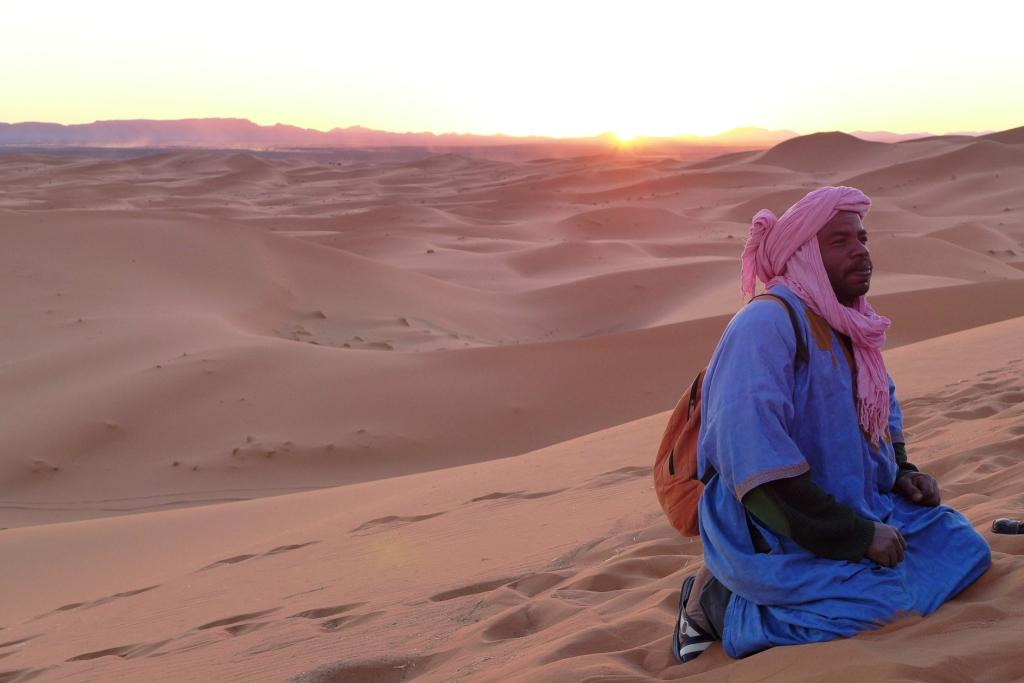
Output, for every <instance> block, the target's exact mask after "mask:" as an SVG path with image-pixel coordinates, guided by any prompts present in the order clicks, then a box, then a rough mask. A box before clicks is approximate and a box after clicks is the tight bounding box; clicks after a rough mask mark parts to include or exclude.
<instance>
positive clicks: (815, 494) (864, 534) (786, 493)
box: [743, 473, 875, 562]
mask: <svg viewBox="0 0 1024 683" xmlns="http://www.w3.org/2000/svg"><path fill="white" fill-rule="evenodd" d="M743 505H744V506H745V507H746V508H747V510H749V511H750V513H751V514H752V515H754V516H755V517H756V518H757V519H758V521H760V522H761V523H762V524H764V525H765V526H766V527H768V528H769V529H771V530H772V531H774V532H775V533H777V534H779V535H781V536H785V537H786V538H790V539H792V540H793V541H794V542H795V543H797V544H798V545H800V546H801V547H803V548H805V549H807V550H809V551H810V552H812V553H814V554H815V555H817V556H819V557H825V558H828V559H831V560H849V561H850V562H856V561H858V560H860V559H861V557H863V556H864V552H865V551H866V550H867V549H868V546H869V545H871V541H872V539H873V538H874V536H875V526H874V523H873V522H871V521H870V520H867V519H864V518H863V517H861V516H860V515H858V514H857V513H856V512H854V511H853V509H851V508H849V507H847V506H845V505H842V504H841V503H838V502H837V501H836V499H835V498H833V497H832V496H830V495H829V494H827V493H825V491H823V490H822V489H821V488H820V487H819V486H818V485H817V484H815V483H814V482H813V481H811V475H810V474H809V473H807V474H801V475H800V476H798V477H791V478H788V479H779V480H776V481H770V482H768V483H767V484H761V485H760V486H758V487H756V488H754V489H752V490H751V491H750V492H749V493H747V495H745V496H744V497H743Z"/></svg>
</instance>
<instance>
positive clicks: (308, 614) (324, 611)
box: [291, 602, 366, 619]
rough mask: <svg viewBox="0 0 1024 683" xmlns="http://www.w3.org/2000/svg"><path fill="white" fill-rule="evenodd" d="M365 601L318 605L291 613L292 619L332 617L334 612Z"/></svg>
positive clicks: (352, 608) (339, 611)
mask: <svg viewBox="0 0 1024 683" xmlns="http://www.w3.org/2000/svg"><path fill="white" fill-rule="evenodd" d="M365 604H366V603H365V602H350V603H348V604H346V605H335V606H333V607H318V608H316V609H308V610H306V611H304V612H299V613H298V614H293V615H292V616H291V618H292V619H297V618H301V619H322V618H324V617H333V616H334V615H335V614H341V613H342V612H349V611H351V610H354V609H355V608H356V607H362V606H363V605H365Z"/></svg>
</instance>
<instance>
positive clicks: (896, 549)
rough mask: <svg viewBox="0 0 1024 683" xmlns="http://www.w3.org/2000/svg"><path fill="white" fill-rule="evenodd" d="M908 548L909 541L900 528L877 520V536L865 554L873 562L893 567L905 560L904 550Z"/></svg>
mask: <svg viewBox="0 0 1024 683" xmlns="http://www.w3.org/2000/svg"><path fill="white" fill-rule="evenodd" d="M906 549H907V542H906V540H904V538H903V534H901V533H900V532H899V529H897V528H896V527H891V526H889V525H888V524H882V523H881V522H875V536H874V538H872V539H871V545H869V546H868V549H867V550H866V551H865V552H864V555H865V556H867V558H868V559H869V560H871V561H872V562H875V563H877V564H880V565H882V566H883V567H889V568H892V567H895V566H896V565H898V564H899V563H900V562H902V561H903V551H904V550H906Z"/></svg>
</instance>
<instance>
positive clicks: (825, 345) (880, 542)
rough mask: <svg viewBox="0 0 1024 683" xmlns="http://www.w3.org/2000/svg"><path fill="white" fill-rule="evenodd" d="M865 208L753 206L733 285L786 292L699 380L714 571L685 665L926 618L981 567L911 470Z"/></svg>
mask: <svg viewBox="0 0 1024 683" xmlns="http://www.w3.org/2000/svg"><path fill="white" fill-rule="evenodd" d="M870 205H871V202H870V200H869V199H868V198H867V197H866V196H865V195H864V194H863V193H862V192H860V191H859V190H856V189H854V188H850V187H823V188H820V189H818V190H815V191H813V192H811V193H809V194H808V195H807V196H805V197H804V198H803V199H801V200H800V201H798V202H797V203H796V204H794V205H793V206H792V207H790V209H789V210H788V211H786V213H784V214H783V215H782V217H781V218H778V219H776V217H775V216H774V214H772V213H771V212H770V211H767V210H765V211H761V212H759V213H758V214H757V215H756V216H754V220H753V224H752V225H751V228H750V237H749V239H748V240H747V243H746V246H745V247H744V249H743V257H742V261H743V268H742V283H741V284H742V289H743V292H744V293H745V294H746V295H747V296H750V295H753V293H754V289H755V285H756V280H755V277H756V279H759V280H761V281H762V282H764V283H765V284H766V286H767V289H768V291H769V292H770V293H771V294H772V295H774V296H776V297H780V298H783V299H785V301H786V302H788V303H789V304H790V307H791V308H792V310H793V311H794V312H795V313H796V319H797V325H796V327H799V329H800V334H801V335H802V338H803V341H804V344H805V345H806V349H807V355H806V356H805V357H804V358H798V357H797V356H798V354H797V348H798V345H797V340H796V339H795V338H794V323H793V322H792V321H791V320H790V317H789V313H788V312H787V310H786V308H785V307H784V306H783V305H780V302H779V301H773V300H772V299H771V298H762V299H758V300H756V301H753V302H752V303H750V304H748V305H747V306H746V307H744V308H743V310H741V311H740V312H739V313H738V314H737V315H736V317H735V318H733V320H732V321H731V322H730V323H729V326H728V328H727V329H726V331H725V333H724V334H723V336H722V339H721V340H720V341H719V343H718V347H717V349H716V350H715V353H714V355H713V356H712V359H711V363H710V365H709V367H708V370H707V374H706V377H705V380H704V386H703V398H702V408H701V410H702V416H701V419H702V424H701V432H700V441H699V446H698V470H699V471H698V474H699V475H700V476H702V477H704V476H705V474H706V473H709V472H710V473H711V477H710V479H708V480H707V484H706V488H705V489H704V493H703V495H702V497H701V501H700V514H699V517H700V532H701V539H702V540H703V543H704V558H705V562H706V567H705V568H703V569H701V571H700V572H698V573H697V575H696V576H689V577H687V579H686V580H685V581H684V583H683V590H682V595H681V596H680V614H679V622H678V625H677V626H678V628H677V630H678V634H677V637H676V639H675V643H674V648H673V649H674V652H675V655H676V658H677V659H678V660H679V661H689V660H690V659H693V658H694V657H696V656H698V655H699V654H700V653H701V652H703V651H704V650H705V649H707V647H708V646H709V645H710V644H711V642H712V641H713V640H721V641H722V644H723V646H724V647H725V651H726V653H728V654H729V655H730V656H731V657H744V656H746V655H750V654H753V653H755V652H759V651H761V650H764V649H766V648H770V647H772V646H775V645H796V644H799V643H812V642H817V641H824V640H832V639H834V638H840V637H847V636H852V635H853V634H855V633H857V632H858V631H862V630H865V629H871V628H877V627H879V626H881V625H882V624H885V623H887V622H890V621H893V620H895V619H897V618H898V617H900V616H902V615H906V614H911V613H913V614H921V615H925V614H929V613H931V612H933V611H935V610H936V609H938V608H939V606H940V605H942V603H943V602H945V601H946V600H949V599H950V598H952V597H953V596H955V595H956V594H957V593H959V592H960V591H962V590H963V589H964V588H965V587H967V586H968V585H970V584H971V583H972V582H973V581H974V580H975V579H977V578H978V577H979V576H980V575H981V574H982V573H984V572H985V570H986V569H987V568H988V566H989V564H990V563H991V556H990V552H989V548H988V545H987V544H986V542H985V540H984V539H983V538H982V537H981V536H980V535H978V534H977V533H976V532H975V531H974V529H973V528H972V527H971V525H970V523H969V522H968V521H967V520H966V519H965V518H964V517H963V516H962V515H961V514H960V513H958V512H957V511H955V510H953V509H952V508H950V507H947V506H945V505H940V504H939V487H938V484H937V483H936V481H935V479H934V478H933V477H931V476H929V475H927V474H924V473H922V472H919V471H918V470H917V468H916V467H914V466H913V465H911V464H910V463H909V462H907V455H906V449H905V446H904V443H903V441H904V439H903V433H902V415H901V412H900V405H899V402H897V400H896V396H895V389H894V385H893V382H892V379H891V378H890V377H889V376H888V374H887V372H886V369H885V363H884V361H883V359H882V354H881V348H882V345H883V343H884V342H885V331H886V328H888V326H889V324H890V322H889V320H888V319H886V318H883V317H881V316H879V315H878V314H876V313H875V311H874V310H873V309H872V308H871V306H870V305H869V304H868V302H867V299H866V297H865V294H866V293H867V291H868V287H869V285H870V283H871V273H872V265H871V258H870V255H869V253H868V248H867V244H866V243H867V232H866V231H865V229H864V227H863V225H862V224H861V219H862V218H863V217H864V215H865V214H866V213H867V211H868V208H869V207H870Z"/></svg>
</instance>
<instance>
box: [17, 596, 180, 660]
mask: <svg viewBox="0 0 1024 683" xmlns="http://www.w3.org/2000/svg"><path fill="white" fill-rule="evenodd" d="M159 587H160V586H159V585H156V586H146V587H145V588H136V589H135V590H130V591H124V592H121V593H114V594H113V595H108V596H105V597H102V598H97V599H95V600H92V601H89V602H69V603H68V604H66V605H61V606H60V607H58V608H57V609H55V610H51V611H49V612H47V613H46V614H40V615H39V616H37V617H36V618H35V619H42V618H44V617H48V616H50V615H51V614H58V613H60V612H69V611H71V610H73V609H79V608H81V609H90V608H93V607H98V606H100V605H105V604H106V603H108V602H111V601H113V600H118V599H121V598H130V597H132V596H133V595H139V594H141V593H146V592H148V591H151V590H154V589H156V588H159ZM35 619H33V621H35ZM0 647H2V646H0Z"/></svg>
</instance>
